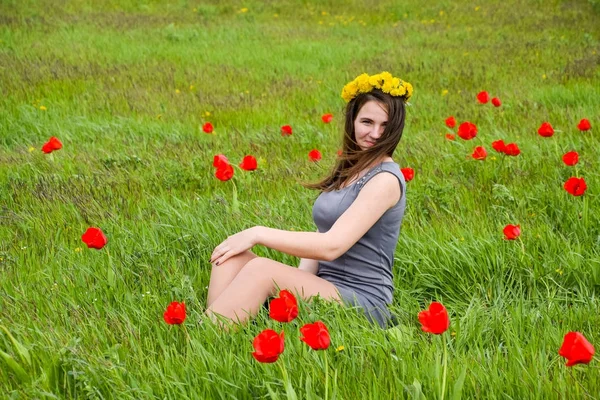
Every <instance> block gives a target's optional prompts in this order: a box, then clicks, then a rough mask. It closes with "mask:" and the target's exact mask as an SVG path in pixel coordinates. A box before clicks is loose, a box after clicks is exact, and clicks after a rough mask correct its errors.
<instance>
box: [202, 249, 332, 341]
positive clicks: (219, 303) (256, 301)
mask: <svg viewBox="0 0 600 400" xmlns="http://www.w3.org/2000/svg"><path fill="white" fill-rule="evenodd" d="M278 288H279V289H288V290H290V291H291V292H292V293H293V294H295V295H296V296H299V297H301V298H302V299H304V300H308V299H309V298H310V297H312V296H315V295H317V294H319V295H320V296H321V297H322V298H323V299H325V300H331V301H337V302H339V303H341V302H342V300H341V297H340V294H339V292H338V291H337V289H336V287H335V286H334V285H333V284H332V283H330V282H328V281H326V280H325V279H322V278H319V277H317V276H315V275H313V274H311V273H310V272H307V271H302V270H299V269H298V268H296V267H291V266H289V265H285V264H282V263H280V262H277V261H274V260H270V259H268V258H264V257H258V258H255V259H254V260H252V261H250V262H248V263H247V264H246V265H245V266H244V268H243V269H242V270H241V271H240V273H239V274H238V275H237V276H236V277H235V279H234V280H233V282H231V284H230V285H229V286H227V288H226V289H225V290H224V291H223V293H222V295H221V296H219V298H218V299H217V300H216V301H215V302H214V303H212V304H211V306H210V307H208V308H207V310H206V311H205V314H206V315H208V316H209V317H210V318H211V320H212V321H213V322H216V323H219V324H220V325H221V326H222V327H224V328H225V329H226V330H228V328H227V325H225V324H222V323H221V321H219V318H218V317H217V315H219V316H221V317H224V319H225V320H226V321H224V322H226V323H227V322H240V323H244V322H246V321H247V320H248V319H249V318H251V317H253V316H255V315H256V314H257V313H258V312H259V310H260V307H261V305H262V304H263V302H264V301H265V299H267V298H268V297H269V296H273V295H276V294H277V289H278Z"/></svg>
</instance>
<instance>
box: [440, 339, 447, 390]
mask: <svg viewBox="0 0 600 400" xmlns="http://www.w3.org/2000/svg"><path fill="white" fill-rule="evenodd" d="M442 343H443V346H444V372H443V374H442V393H441V395H440V400H444V395H445V394H446V375H447V372H448V345H447V344H446V335H445V334H442Z"/></svg>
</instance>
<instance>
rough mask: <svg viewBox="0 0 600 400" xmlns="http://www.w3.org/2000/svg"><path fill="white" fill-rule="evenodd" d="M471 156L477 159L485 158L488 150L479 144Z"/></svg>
mask: <svg viewBox="0 0 600 400" xmlns="http://www.w3.org/2000/svg"><path fill="white" fill-rule="evenodd" d="M471 157H473V158H474V159H476V160H485V158H486V157H487V151H485V149H484V148H483V146H477V147H475V149H473V154H471Z"/></svg>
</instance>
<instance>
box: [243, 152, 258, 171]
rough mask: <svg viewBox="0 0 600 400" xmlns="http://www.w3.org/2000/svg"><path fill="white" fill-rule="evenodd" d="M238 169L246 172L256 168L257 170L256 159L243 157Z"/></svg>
mask: <svg viewBox="0 0 600 400" xmlns="http://www.w3.org/2000/svg"><path fill="white" fill-rule="evenodd" d="M240 168H241V169H243V170H246V171H254V170H255V169H256V168H258V165H257V163H256V158H254V156H246V157H244V159H243V160H242V162H241V163H240Z"/></svg>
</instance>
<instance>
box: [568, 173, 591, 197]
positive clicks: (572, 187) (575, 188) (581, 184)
mask: <svg viewBox="0 0 600 400" xmlns="http://www.w3.org/2000/svg"><path fill="white" fill-rule="evenodd" d="M586 189H587V185H586V184H585V180H584V179H583V178H576V177H571V178H569V179H567V181H566V182H565V190H566V191H567V192H569V193H570V194H572V195H573V196H581V195H582V194H584V193H585V191H586Z"/></svg>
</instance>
